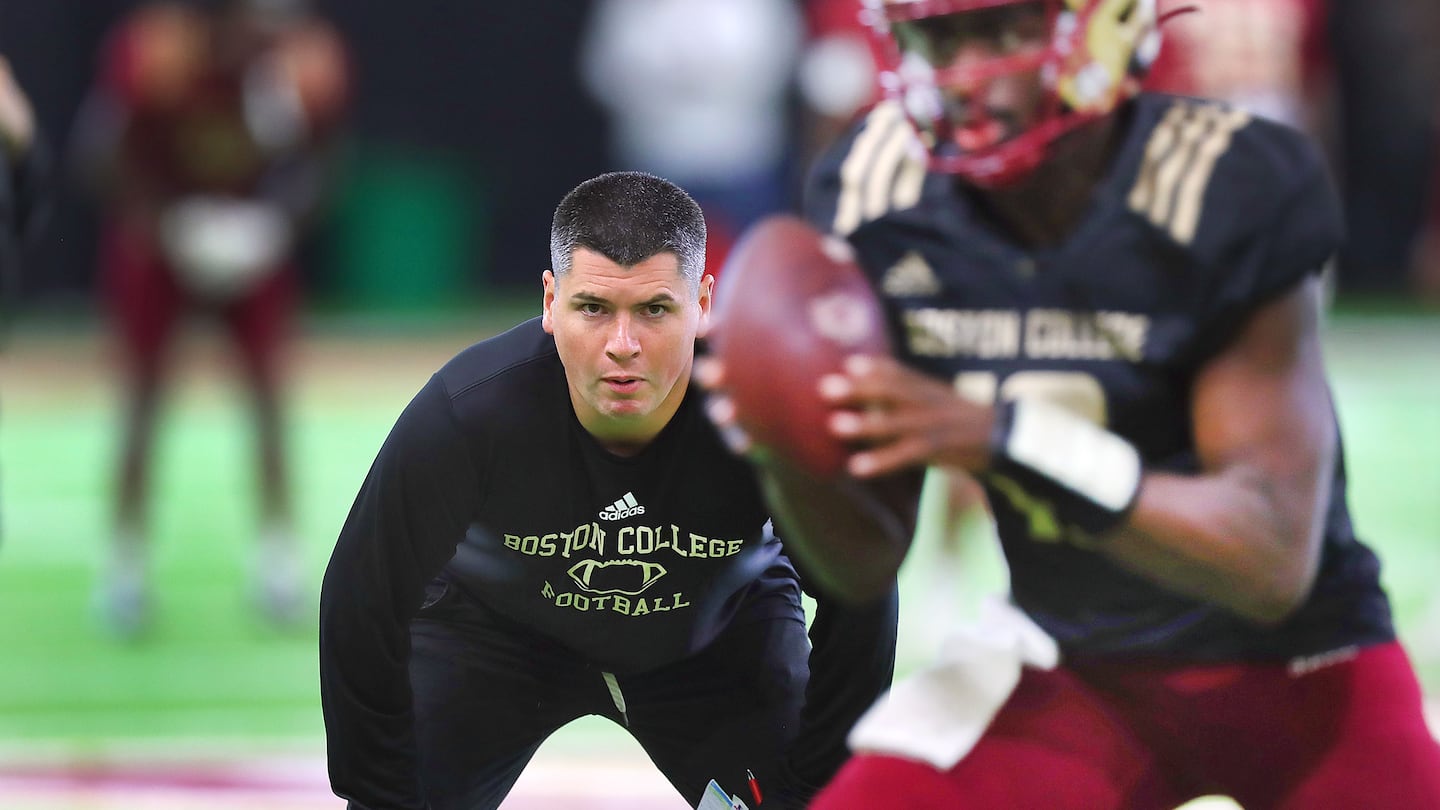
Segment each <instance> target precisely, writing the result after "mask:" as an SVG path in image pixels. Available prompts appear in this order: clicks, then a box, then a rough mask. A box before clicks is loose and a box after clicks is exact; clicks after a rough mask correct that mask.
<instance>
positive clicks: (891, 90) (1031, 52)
mask: <svg viewBox="0 0 1440 810" xmlns="http://www.w3.org/2000/svg"><path fill="white" fill-rule="evenodd" d="M871 2H872V3H873V2H880V3H881V6H880V7H879V8H874V7H873V6H872V17H871V18H872V21H873V22H875V23H877V27H878V28H880V29H881V30H884V31H885V32H886V33H887V36H886V39H887V40H888V41H889V43H890V44H891V46H892V48H893V54H894V57H895V62H894V69H893V70H892V71H890V72H889V73H888V74H887V75H886V76H884V77H883V78H882V82H883V84H884V88H885V90H886V92H887V94H888V95H890V96H891V97H893V98H896V99H898V100H899V101H900V102H901V104H902V106H903V107H904V109H905V112H906V115H907V116H908V117H909V119H910V121H911V123H912V124H913V125H914V127H915V129H916V131H917V133H918V134H919V135H920V139H921V141H922V142H923V144H924V145H925V147H926V151H927V153H928V159H929V163H930V167H931V168H932V169H933V170H935V171H940V172H945V173H950V174H956V175H959V176H961V177H963V178H964V179H965V180H966V181H967V182H969V183H971V184H973V185H976V186H979V187H982V188H1000V187H1004V186H1009V185H1014V184H1016V183H1018V182H1020V181H1022V180H1024V179H1025V178H1026V177H1028V176H1029V175H1030V174H1031V173H1032V172H1033V171H1034V170H1035V169H1036V168H1037V167H1038V166H1039V165H1040V164H1041V163H1043V162H1044V161H1045V159H1046V158H1047V156H1048V154H1049V149H1050V145H1051V144H1052V143H1053V142H1054V141H1055V140H1056V139H1058V138H1059V137H1060V136H1061V135H1063V134H1065V133H1066V132H1069V131H1071V130H1073V129H1075V128H1077V127H1079V126H1081V125H1083V124H1085V123H1087V122H1090V121H1093V120H1095V119H1097V118H1099V117H1102V116H1104V115H1106V114H1108V113H1109V112H1110V111H1112V110H1113V109H1115V107H1116V106H1117V105H1118V104H1119V103H1120V102H1121V101H1123V100H1124V99H1126V98H1128V97H1129V96H1131V95H1133V94H1134V93H1135V92H1136V91H1137V90H1138V87H1139V78H1140V77H1141V76H1143V74H1144V71H1145V70H1146V69H1148V67H1149V65H1150V64H1151V63H1152V62H1153V61H1154V58H1155V56H1156V54H1157V53H1158V51H1159V44H1160V42H1159V30H1158V26H1157V20H1156V13H1155V0H871ZM967 38H968V39H971V40H974V41H977V42H983V43H985V44H986V45H987V46H989V50H990V51H991V52H992V53H993V55H992V56H987V57H984V58H978V59H977V58H974V57H971V58H967V59H965V60H964V61H963V62H960V63H957V62H956V61H955V49H956V47H957V44H958V43H960V42H962V41H964V40H966V39H967ZM1026 73H1030V74H1035V75H1036V81H1035V82H1034V86H1035V87H1036V88H1037V92H1038V97H1036V98H1034V99H1032V100H1031V101H1032V102H1033V103H1032V104H1031V105H1030V106H1031V109H1032V110H1033V113H1031V114H1030V115H1029V116H1028V117H1029V120H1027V121H1024V122H1021V121H1017V120H1014V113H1013V112H1001V111H996V110H991V109H990V108H989V106H988V104H987V96H988V94H989V91H990V85H991V84H992V83H993V82H995V81H996V80H997V79H1001V78H1002V77H1008V76H1012V75H1018V74H1026Z"/></svg>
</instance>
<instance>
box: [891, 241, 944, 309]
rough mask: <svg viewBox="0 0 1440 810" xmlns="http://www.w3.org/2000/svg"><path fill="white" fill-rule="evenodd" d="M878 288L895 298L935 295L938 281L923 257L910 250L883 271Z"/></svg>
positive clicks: (938, 285) (938, 287)
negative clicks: (883, 275) (883, 274)
mask: <svg viewBox="0 0 1440 810" xmlns="http://www.w3.org/2000/svg"><path fill="white" fill-rule="evenodd" d="M880 288H881V289H882V290H884V291H885V294H886V295H893V296H896V297H901V296H926V295H935V294H936V293H939V292H940V279H938V278H936V277H935V271H934V270H933V269H932V268H931V267H930V263H929V262H927V261H925V257H923V256H921V255H920V254H919V253H918V252H916V251H913V250H912V251H910V252H909V253H906V254H905V255H904V256H903V257H902V258H901V259H900V261H898V262H896V263H895V266H894V267H891V268H890V269H889V270H887V271H885V277H884V278H883V279H881V281H880Z"/></svg>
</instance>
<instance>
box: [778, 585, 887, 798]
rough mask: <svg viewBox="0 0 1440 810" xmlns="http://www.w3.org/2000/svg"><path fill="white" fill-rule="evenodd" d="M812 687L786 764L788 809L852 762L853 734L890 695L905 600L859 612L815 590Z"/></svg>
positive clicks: (783, 793) (784, 794) (784, 792)
mask: <svg viewBox="0 0 1440 810" xmlns="http://www.w3.org/2000/svg"><path fill="white" fill-rule="evenodd" d="M812 596H814V597H815V618H814V619H813V620H812V621H811V622H810V645H811V649H810V681H809V684H808V685H807V686H806V688H805V705H804V707H803V709H802V710H801V714H800V733H799V734H798V735H797V736H796V739H795V743H794V745H793V746H792V748H791V750H790V751H789V752H788V753H787V754H786V757H785V766H784V767H785V769H784V773H783V780H782V784H781V787H780V789H779V790H778V791H777V793H778V799H779V801H780V806H781V807H782V808H783V807H804V806H806V805H807V804H808V803H809V800H810V799H811V798H812V797H813V796H814V795H815V794H816V793H817V792H819V790H820V788H822V787H824V785H825V783H827V782H829V781H830V779H831V777H833V776H834V775H835V772H836V771H838V770H840V766H841V765H842V764H844V762H845V760H846V759H847V758H848V757H849V755H850V750H849V748H848V747H847V746H846V743H845V739H846V737H847V736H848V735H849V734H850V729H851V728H852V727H854V725H855V723H856V722H857V721H858V720H859V719H860V715H862V714H864V713H865V711H866V710H868V709H869V708H870V707H871V706H872V705H874V703H875V701H877V700H879V698H880V696H881V695H883V694H884V693H885V692H886V691H887V690H889V688H890V683H891V681H892V680H893V678H894V676H895V641H896V628H897V623H898V621H899V615H900V602H899V595H898V592H897V591H896V590H895V589H891V591H890V593H889V595H888V596H886V597H885V598H884V599H881V600H879V601H878V602H876V603H874V604H871V605H863V606H854V605H847V604H844V603H841V602H838V601H836V600H834V599H830V598H828V597H826V595H825V594H824V593H821V592H818V591H815V590H812Z"/></svg>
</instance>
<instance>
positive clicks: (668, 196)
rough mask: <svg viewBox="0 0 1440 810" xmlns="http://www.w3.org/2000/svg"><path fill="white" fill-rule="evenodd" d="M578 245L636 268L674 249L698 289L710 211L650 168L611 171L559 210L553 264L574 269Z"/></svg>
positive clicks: (574, 193) (576, 190)
mask: <svg viewBox="0 0 1440 810" xmlns="http://www.w3.org/2000/svg"><path fill="white" fill-rule="evenodd" d="M577 248H586V249H587V250H593V251H595V252H596V253H599V254H600V255H601V256H604V257H605V258H607V259H609V260H610V261H612V262H615V263H616V264H618V265H620V266H621V267H633V266H635V265H637V264H639V263H640V262H643V261H645V260H646V259H648V258H650V257H651V256H654V255H655V254H657V253H664V252H667V251H668V252H670V253H674V254H675V256H676V258H678V259H679V260H680V275H682V276H684V277H685V279H686V280H687V281H689V282H690V285H691V287H692V288H698V286H699V284H700V278H701V276H703V275H704V274H705V215H704V214H703V213H702V212H701V211H700V206H699V205H698V204H697V203H696V202H695V200H694V199H692V198H691V197H690V195H689V194H686V193H685V191H684V190H683V189H681V188H680V187H679V186H677V185H675V184H674V183H671V182H670V181H669V180H665V179H663V178H660V177H656V176H655V175H653V174H646V173H645V172H610V173H609V174H602V175H600V176H599V177H594V178H591V179H589V180H586V181H585V182H583V183H581V184H580V185H578V186H576V187H575V188H574V189H573V190H572V191H571V192H570V193H569V194H566V195H565V199H563V200H561V201H560V205H558V206H556V208H555V218H554V220H552V222H551V224H550V262H551V270H553V271H554V273H555V275H556V276H563V275H565V274H566V273H569V272H570V265H571V261H572V259H573V258H574V256H575V250H576V249H577Z"/></svg>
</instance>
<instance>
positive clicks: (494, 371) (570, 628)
mask: <svg viewBox="0 0 1440 810" xmlns="http://www.w3.org/2000/svg"><path fill="white" fill-rule="evenodd" d="M700 396H701V395H700V393H699V392H698V390H697V389H694V388H691V389H690V391H689V392H688V393H687V395H686V398H685V399H684V401H683V402H682V404H681V405H680V407H679V409H678V411H677V412H676V414H675V416H674V417H673V418H672V419H671V421H670V423H669V424H668V425H667V426H666V427H665V428H664V430H663V431H662V432H661V433H660V434H659V435H658V436H657V437H656V438H655V439H654V441H652V442H651V443H650V444H649V445H648V446H647V447H645V448H644V449H643V450H642V451H641V452H640V453H639V454H637V455H635V456H632V457H620V456H616V455H614V454H612V453H610V452H608V451H607V450H605V449H604V448H603V447H601V446H600V445H599V444H598V443H597V442H596V441H595V439H594V438H593V437H592V436H591V435H590V434H589V433H588V432H587V431H586V430H585V429H584V428H583V427H581V425H580V423H579V421H578V420H577V418H576V416H575V413H574V409H573V407H572V405H571V402H570V397H569V391H568V387H567V384H566V379H565V371H564V368H563V367H562V366H561V363H560V359H559V357H558V355H557V353H556V349H555V343H554V340H553V339H552V338H551V337H550V336H549V335H547V334H545V332H544V331H543V330H542V329H541V327H540V322H539V320H538V319H536V320H532V321H527V322H525V323H523V324H521V325H519V326H517V327H515V328H514V329H511V330H510V331H508V332H506V333H504V334H502V335H499V336H497V337H495V338H492V339H490V340H486V341H482V342H480V343H477V344H475V345H474V346H471V347H470V348H468V349H466V350H464V351H462V352H461V353H460V354H459V355H457V356H456V357H455V358H454V359H452V360H451V361H450V362H449V363H447V364H446V365H445V366H444V367H443V368H442V369H441V370H440V371H439V372H438V373H437V374H435V375H434V376H433V377H432V378H431V379H430V381H429V382H428V383H427V384H426V385H425V386H424V388H422V389H421V391H420V392H419V394H418V395H417V396H416V397H415V399H414V400H413V401H412V402H411V403H410V404H409V406H408V407H407V408H406V409H405V411H404V412H403V413H402V414H401V416H400V418H399V420H398V422H397V423H396V424H395V426H394V428H393V430H392V431H391V433H390V435H389V437H388V438H387V439H386V441H385V443H384V445H383V447H382V448H381V449H380V453H379V455H378V457H377V458H376V460H375V462H374V465H373V466H372V468H371V470H370V472H369V475H368V476H367V477H366V480H365V482H364V484H363V486H362V487H361V490H360V493H359V496H358V497H357V498H356V501H355V504H354V506H353V508H352V509H351V512H350V515H349V517H348V518H347V519H346V521H345V526H344V528H343V529H342V530H341V533H340V537H339V540H338V542H337V544H336V547H335V551H334V554H333V556H332V557H331V560H330V564H329V568H328V569H327V571H326V575H325V583H324V588H323V591H322V594H321V606H320V610H321V638H320V656H321V686H322V696H323V702H324V709H325V720H326V727H327V733H328V738H329V744H330V764H331V778H332V782H334V783H335V784H336V786H337V790H339V789H340V788H341V786H342V785H343V786H344V787H345V789H346V790H348V791H351V792H357V791H358V792H362V793H368V794H369V795H367V796H359V795H355V796H352V798H355V799H356V800H357V801H361V802H362V803H369V801H367V800H370V801H373V802H374V803H375V804H377V805H387V802H389V803H394V804H398V805H400V806H412V805H411V804H407V803H406V802H413V801H415V798H414V797H416V796H418V795H419V793H418V786H416V785H415V775H414V764H413V760H414V740H413V732H412V728H411V724H412V717H411V709H410V706H411V696H410V685H409V680H408V674H407V660H408V655H409V635H408V626H409V621H410V619H411V618H412V617H413V616H414V614H415V612H416V610H417V608H418V607H419V605H420V603H421V600H422V593H423V590H424V587H425V585H426V584H427V583H428V582H429V581H430V580H431V579H432V578H434V577H436V576H439V577H443V578H444V579H445V580H447V581H448V582H449V583H450V584H451V585H452V586H454V587H458V588H460V589H461V590H463V591H464V592H465V593H466V594H468V595H469V597H470V598H473V599H475V600H477V601H479V602H481V603H483V604H484V605H486V606H488V607H489V608H491V609H493V610H495V611H497V612H499V613H501V614H503V615H505V616H507V617H509V618H510V619H512V620H514V621H515V622H517V623H519V624H520V625H522V626H524V627H526V628H527V629H529V630H530V631H533V632H535V633H537V634H540V635H543V636H545V637H547V638H549V639H552V640H554V641H556V642H559V643H560V644H562V645H564V646H566V647H568V648H570V649H572V650H574V651H576V652H578V653H580V654H582V655H584V656H586V657H587V658H589V659H590V660H591V661H593V662H594V663H595V664H596V665H597V666H599V667H601V668H603V669H606V670H609V671H613V672H616V673H626V672H635V671H640V670H646V669H650V668H653V667H656V666H659V665H661V664H665V663H668V662H673V661H677V660H679V659H682V658H684V657H687V656H689V655H692V654H694V653H696V652H698V651H699V650H701V649H702V648H704V647H705V646H706V645H707V644H708V643H709V642H711V641H712V640H713V639H715V637H716V636H717V635H718V634H719V633H720V632H721V630H723V629H724V628H725V627H726V626H727V625H728V624H729V623H731V622H732V621H735V620H736V619H737V617H743V618H745V619H750V618H761V617H767V616H768V617H774V616H787V617H794V618H798V619H800V620H802V621H803V619H804V613H803V608H802V606H801V601H800V587H799V585H798V582H797V576H796V573H795V570H794V568H793V567H792V566H791V564H790V562H789V560H788V559H787V558H786V557H785V556H784V555H783V553H782V549H781V546H780V541H779V540H778V539H777V538H776V536H775V535H774V533H773V532H772V530H771V522H770V515H769V512H768V510H767V508H766V506H765V504H764V502H763V500H762V497H761V494H760V489H759V485H758V483H757V481H756V480H755V477H754V474H753V472H752V470H751V469H750V467H749V465H748V463H747V462H745V461H744V460H743V459H740V458H737V457H736V456H734V455H732V454H731V453H730V452H728V450H726V448H725V447H724V445H723V444H722V443H721V441H720V438H719V436H718V435H717V434H716V432H715V430H714V429H713V426H712V425H711V424H710V422H709V421H708V419H706V417H705V415H704V413H703V410H702V407H701V402H700ZM817 599H820V600H821V601H819V602H818V606H819V608H820V611H821V613H822V614H823V613H824V611H825V610H826V609H827V603H826V602H825V601H823V597H822V596H821V595H819V594H817ZM818 624H819V619H818V617H817V625H818ZM828 625H829V623H827V626H828ZM841 629H843V628H841ZM812 640H813V642H814V644H815V649H814V650H813V651H812V654H811V664H812V673H811V686H810V688H809V690H807V694H808V696H809V698H810V700H811V701H812V702H816V703H824V702H826V701H832V700H834V701H840V702H844V703H848V704H850V705H845V706H840V707H835V706H821V709H822V710H823V711H821V712H820V713H818V714H817V713H815V712H812V711H810V710H809V709H808V708H807V713H806V716H807V718H809V720H808V721H807V722H809V723H814V724H816V725H817V727H811V728H807V729H806V730H804V731H802V742H805V743H806V744H807V745H825V746H836V747H841V748H843V739H844V735H845V733H846V731H847V730H848V728H849V725H850V723H852V722H853V721H854V719H855V718H856V717H858V715H859V713H860V712H861V711H863V710H864V709H865V708H866V707H867V706H868V705H869V704H870V702H872V701H873V700H874V698H875V697H877V696H878V695H879V693H880V692H882V691H883V690H884V689H885V688H887V687H888V685H889V680H890V676H891V667H892V666H893V649H894V635H893V625H892V627H891V628H890V629H889V631H888V634H887V635H884V636H882V637H878V638H877V637H874V636H866V635H863V634H853V633H843V632H835V633H830V634H828V635H827V636H826V638H825V639H824V640H822V639H821V638H818V637H814V633H813V632H812ZM877 650H881V651H887V650H888V655H877V654H876V651H877ZM821 659H824V660H830V661H834V662H835V663H834V664H832V665H828V666H819V665H817V661H818V660H821ZM840 695H846V696H848V697H838V696H840ZM806 734H809V735H814V736H812V737H809V738H808V741H807V739H806V738H804V737H803V735H806ZM820 739H823V742H817V740H820ZM357 786H358V787H357ZM392 791H393V792H392ZM387 806H388V805H387ZM413 806H419V805H418V804H417V805H413Z"/></svg>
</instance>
